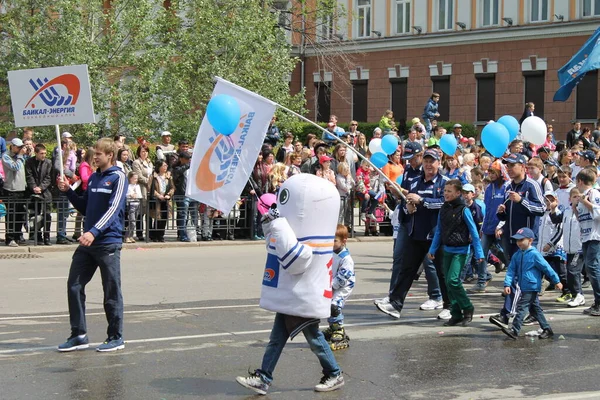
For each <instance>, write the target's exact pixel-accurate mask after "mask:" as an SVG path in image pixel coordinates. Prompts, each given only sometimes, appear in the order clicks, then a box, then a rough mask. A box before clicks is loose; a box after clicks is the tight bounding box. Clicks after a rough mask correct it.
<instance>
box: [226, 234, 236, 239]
mask: <svg viewBox="0 0 600 400" xmlns="http://www.w3.org/2000/svg"><path fill="white" fill-rule="evenodd" d="M227 240H235V236H233V233H232V234H231V235H227Z"/></svg>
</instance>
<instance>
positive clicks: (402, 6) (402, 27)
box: [396, 0, 411, 33]
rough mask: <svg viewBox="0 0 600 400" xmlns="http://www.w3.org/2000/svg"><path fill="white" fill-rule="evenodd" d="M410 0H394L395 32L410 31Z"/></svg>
mask: <svg viewBox="0 0 600 400" xmlns="http://www.w3.org/2000/svg"><path fill="white" fill-rule="evenodd" d="M410 2H411V0H396V33H409V32H410Z"/></svg>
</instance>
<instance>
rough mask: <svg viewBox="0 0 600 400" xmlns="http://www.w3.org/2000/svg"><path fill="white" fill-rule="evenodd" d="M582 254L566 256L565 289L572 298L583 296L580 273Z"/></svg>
mask: <svg viewBox="0 0 600 400" xmlns="http://www.w3.org/2000/svg"><path fill="white" fill-rule="evenodd" d="M582 270H583V254H579V253H577V254H567V288H568V289H569V292H570V293H571V295H572V296H573V297H575V296H577V295H578V294H583V291H582V290H581V271H582Z"/></svg>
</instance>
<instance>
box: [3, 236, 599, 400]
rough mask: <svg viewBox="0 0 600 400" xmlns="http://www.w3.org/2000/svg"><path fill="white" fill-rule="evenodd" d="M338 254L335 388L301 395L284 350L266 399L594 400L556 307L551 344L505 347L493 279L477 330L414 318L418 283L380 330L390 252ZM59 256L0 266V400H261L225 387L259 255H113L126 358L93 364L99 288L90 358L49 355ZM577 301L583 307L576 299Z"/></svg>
mask: <svg viewBox="0 0 600 400" xmlns="http://www.w3.org/2000/svg"><path fill="white" fill-rule="evenodd" d="M350 250H351V251H352V253H353V256H354V258H355V260H356V264H357V265H356V272H357V286H356V291H355V293H354V294H353V297H352V298H351V301H350V302H349V303H348V305H347V307H346V308H345V310H344V315H345V316H346V329H347V333H348V334H349V335H350V337H351V342H350V348H348V349H345V350H340V351H337V352H336V353H335V355H336V358H337V360H338V362H339V364H340V365H341V367H342V368H343V370H344V377H345V380H346V385H345V386H344V388H343V389H342V390H340V391H337V392H332V393H324V394H317V393H315V392H313V390H312V387H313V386H314V385H315V384H316V383H318V381H319V379H320V377H321V374H320V367H319V365H318V362H317V359H316V357H314V355H313V354H312V352H311V351H310V349H309V348H308V346H307V345H306V343H305V341H304V339H303V337H302V336H301V335H300V336H299V337H297V338H296V339H295V340H294V341H293V342H290V343H288V344H287V346H286V348H285V350H284V352H283V354H282V357H281V359H280V362H279V364H278V366H277V369H276V371H275V381H274V382H273V385H272V386H271V390H270V392H269V395H268V396H267V397H266V398H269V399H361V400H363V399H392V398H394V399H465V400H466V399H521V398H544V399H546V398H554V399H599V398H600V383H599V376H600V375H599V373H598V370H599V369H600V368H599V367H600V360H599V359H598V354H599V350H600V318H594V317H586V316H583V315H582V314H581V311H582V308H577V309H569V308H566V307H564V306H563V305H561V304H559V303H557V302H555V301H554V298H555V297H556V294H555V293H554V292H549V293H548V294H547V295H545V296H544V297H542V306H543V307H544V309H545V311H546V315H547V317H548V319H549V322H550V324H551V325H552V327H553V329H554V331H555V333H556V336H555V339H554V340H546V341H544V340H538V339H536V338H534V339H531V338H525V337H521V338H519V340H517V341H512V340H510V339H507V338H506V337H505V336H504V335H503V334H502V333H501V332H500V331H499V330H498V329H497V328H495V327H494V326H492V325H490V324H489V323H488V322H487V317H488V316H489V315H490V314H492V313H496V312H497V311H498V309H499V307H500V305H501V301H502V298H501V296H500V287H501V285H502V278H503V274H500V275H494V281H492V283H491V287H490V289H489V291H488V293H485V294H478V295H473V296H471V298H472V300H473V302H474V304H475V307H476V315H475V317H476V318H475V320H474V322H473V324H472V325H471V326H470V327H468V328H462V327H451V328H448V327H443V326H442V322H441V321H439V320H437V319H436V315H437V312H436V311H420V310H418V307H419V305H420V304H421V303H422V302H423V301H425V300H426V282H425V281H424V280H420V281H417V282H415V284H414V285H413V290H412V291H411V293H410V295H409V296H410V297H409V300H408V302H407V306H406V308H405V310H404V311H403V313H402V318H401V319H400V320H393V319H391V318H389V317H387V316H385V315H383V314H381V313H380V312H378V311H377V310H376V309H375V307H374V306H373V303H372V299H373V298H374V297H381V296H382V295H383V294H384V292H385V291H386V290H387V287H388V284H389V276H390V261H391V260H390V258H389V257H388V256H387V254H389V253H390V252H391V243H389V242H377V243H352V244H351V246H350ZM224 253H225V256H224ZM70 256H71V253H56V254H55V253H52V254H46V255H44V256H43V258H42V259H31V260H20V259H19V260H0V272H1V273H2V276H3V290H2V291H1V293H0V399H45V400H46V399H48V400H49V399H158V400H160V399H193V398H202V399H250V398H251V399H255V398H261V397H260V396H253V395H252V393H251V392H249V391H248V390H247V389H244V388H243V387H241V386H239V385H238V384H237V383H236V382H235V380H234V379H235V376H237V375H243V374H245V373H246V371H247V370H248V369H254V368H257V367H258V366H259V365H260V361H261V358H262V354H263V351H264V346H265V345H266V343H267V340H268V334H269V331H270V327H271V325H272V322H273V314H272V313H270V312H267V311H264V310H261V309H260V308H258V306H257V304H258V297H259V295H260V278H261V276H262V263H263V261H262V260H264V250H263V249H262V248H260V247H259V246H228V247H219V248H217V247H214V248H208V247H207V248H193V249H181V248H178V249H160V250H139V251H136V250H126V251H124V252H123V264H122V265H123V291H124V298H125V310H126V314H125V340H126V347H125V349H124V350H122V351H118V352H114V353H98V352H96V351H94V348H95V347H96V346H97V345H98V344H99V343H100V342H101V341H103V340H104V339H105V331H106V320H105V317H104V313H103V311H102V308H101V307H102V306H101V299H102V294H101V293H102V291H101V286H100V279H99V274H98V275H97V276H96V277H95V278H94V280H93V281H92V283H91V284H90V285H89V287H88V330H89V337H90V341H91V342H93V343H91V346H90V349H88V350H83V351H77V352H73V353H58V352H57V351H56V350H55V348H56V345H57V344H59V343H61V342H62V341H64V340H65V339H66V337H67V336H68V331H69V328H68V316H67V312H66V287H65V286H66V275H67V272H68V266H69V262H70ZM586 298H587V299H588V302H590V303H591V299H592V297H591V293H590V292H589V289H588V290H587V291H586ZM535 329H537V327H524V329H523V333H524V332H527V331H530V330H535ZM561 335H562V338H560V339H559V337H560V336H561ZM262 398H265V397H262Z"/></svg>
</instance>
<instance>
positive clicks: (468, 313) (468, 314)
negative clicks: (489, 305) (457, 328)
mask: <svg viewBox="0 0 600 400" xmlns="http://www.w3.org/2000/svg"><path fill="white" fill-rule="evenodd" d="M474 311H475V308H472V309H470V310H464V311H463V316H464V318H463V320H462V326H467V325H469V324H470V323H471V321H473V312H474Z"/></svg>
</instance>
